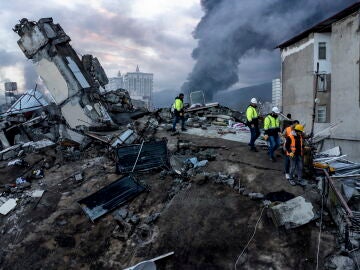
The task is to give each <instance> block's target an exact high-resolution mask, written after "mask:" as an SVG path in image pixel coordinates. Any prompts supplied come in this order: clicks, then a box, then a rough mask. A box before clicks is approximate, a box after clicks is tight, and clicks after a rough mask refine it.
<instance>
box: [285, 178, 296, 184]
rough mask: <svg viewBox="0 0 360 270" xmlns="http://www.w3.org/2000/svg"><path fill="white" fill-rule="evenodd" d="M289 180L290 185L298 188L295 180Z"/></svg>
mask: <svg viewBox="0 0 360 270" xmlns="http://www.w3.org/2000/svg"><path fill="white" fill-rule="evenodd" d="M287 180H288V181H289V183H290V185H292V186H296V182H295V181H294V179H292V178H290V177H289V178H287Z"/></svg>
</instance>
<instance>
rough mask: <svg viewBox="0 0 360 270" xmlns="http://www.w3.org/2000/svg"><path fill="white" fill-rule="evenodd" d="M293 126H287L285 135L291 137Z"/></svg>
mask: <svg viewBox="0 0 360 270" xmlns="http://www.w3.org/2000/svg"><path fill="white" fill-rule="evenodd" d="M291 132H292V128H291V126H289V127H287V128H285V137H289V136H290V135H291Z"/></svg>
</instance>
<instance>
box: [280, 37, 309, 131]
mask: <svg viewBox="0 0 360 270" xmlns="http://www.w3.org/2000/svg"><path fill="white" fill-rule="evenodd" d="M281 56H282V63H281V65H282V66H281V77H282V78H281V79H282V87H283V96H282V100H283V112H284V113H285V114H287V113H291V115H292V118H293V119H298V120H299V121H300V122H301V123H305V124H306V130H309V129H310V128H311V119H312V111H313V93H314V91H313V89H314V85H313V62H314V37H313V35H310V36H309V37H308V38H305V39H303V40H301V41H299V42H297V43H295V44H293V45H291V46H289V47H288V48H285V49H283V50H282V51H281Z"/></svg>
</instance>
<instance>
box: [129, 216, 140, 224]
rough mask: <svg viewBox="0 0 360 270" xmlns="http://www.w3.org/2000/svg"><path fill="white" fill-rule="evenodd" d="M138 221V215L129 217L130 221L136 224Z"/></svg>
mask: <svg viewBox="0 0 360 270" xmlns="http://www.w3.org/2000/svg"><path fill="white" fill-rule="evenodd" d="M139 222H140V217H139V215H133V216H132V217H131V218H130V223H132V224H134V225H136V224H138V223H139Z"/></svg>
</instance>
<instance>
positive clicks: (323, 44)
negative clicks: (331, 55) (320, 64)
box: [319, 42, 326, 60]
mask: <svg viewBox="0 0 360 270" xmlns="http://www.w3.org/2000/svg"><path fill="white" fill-rule="evenodd" d="M324 59H326V42H319V60H324Z"/></svg>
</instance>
